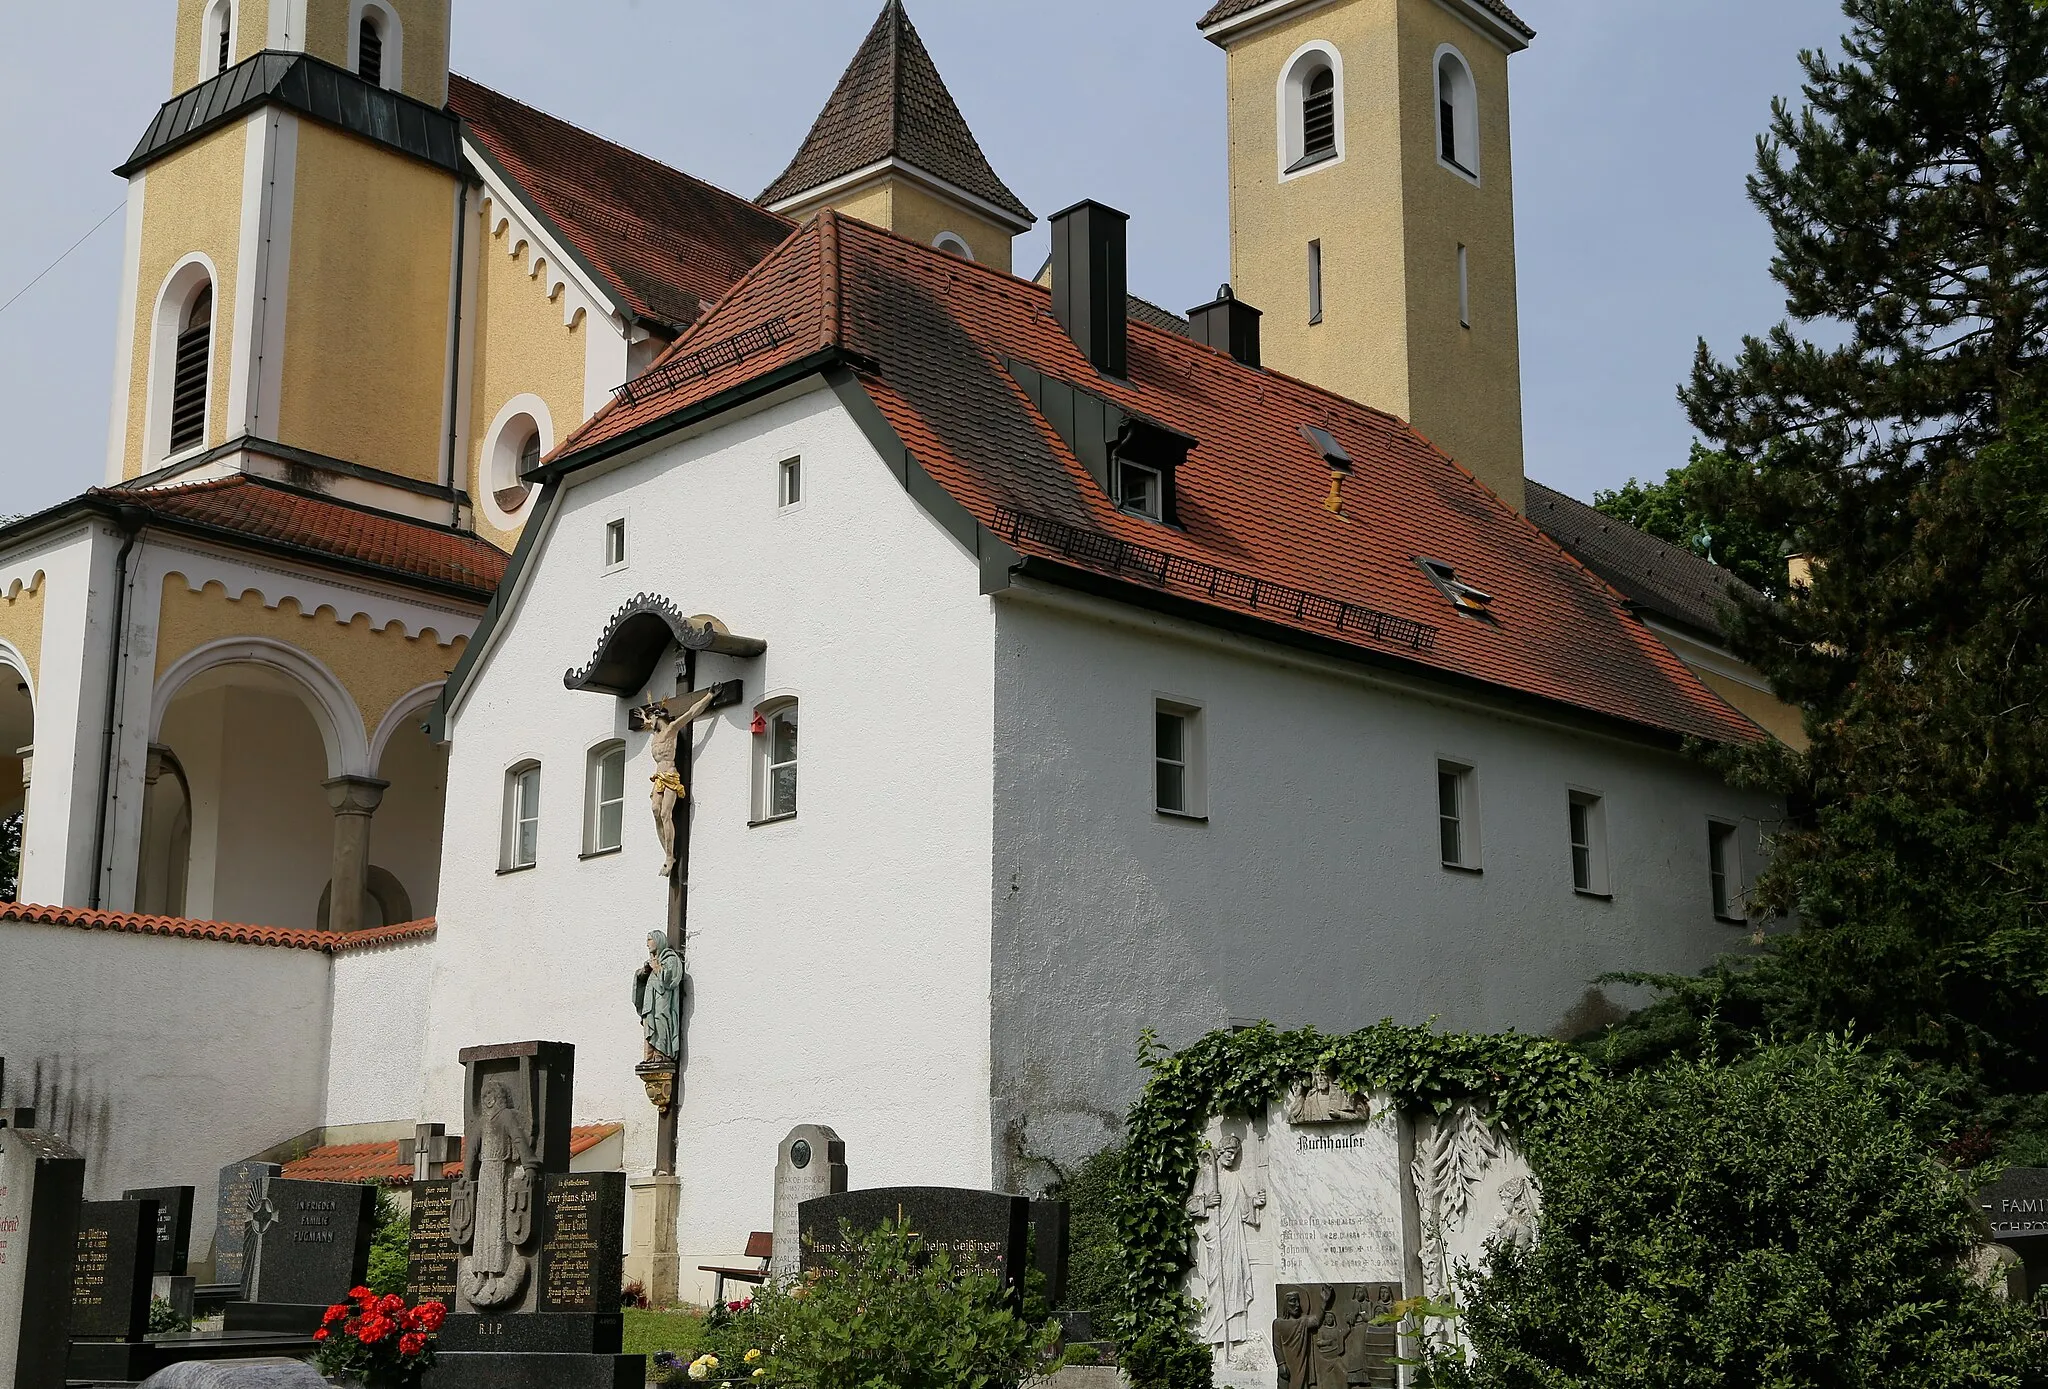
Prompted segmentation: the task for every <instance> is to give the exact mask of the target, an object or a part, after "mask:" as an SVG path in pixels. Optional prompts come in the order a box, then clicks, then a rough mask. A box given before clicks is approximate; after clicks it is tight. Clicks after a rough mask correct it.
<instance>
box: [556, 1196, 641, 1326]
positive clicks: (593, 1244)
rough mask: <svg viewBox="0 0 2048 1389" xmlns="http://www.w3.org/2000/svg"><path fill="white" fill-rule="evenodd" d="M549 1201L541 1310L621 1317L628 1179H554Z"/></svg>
mask: <svg viewBox="0 0 2048 1389" xmlns="http://www.w3.org/2000/svg"><path fill="white" fill-rule="evenodd" d="M545 1197H546V1203H547V1234H546V1237H545V1238H544V1240H543V1241H542V1243H541V1247H540V1307H539V1310H540V1311H542V1312H579V1313H585V1314H592V1313H598V1312H616V1311H618V1310H619V1281H620V1280H619V1273H620V1269H621V1267H622V1265H623V1264H624V1262H625V1248H624V1244H625V1234H626V1174H625V1173H623V1172H556V1173H551V1174H550V1175H549V1176H548V1178H547V1184H546V1187H545Z"/></svg>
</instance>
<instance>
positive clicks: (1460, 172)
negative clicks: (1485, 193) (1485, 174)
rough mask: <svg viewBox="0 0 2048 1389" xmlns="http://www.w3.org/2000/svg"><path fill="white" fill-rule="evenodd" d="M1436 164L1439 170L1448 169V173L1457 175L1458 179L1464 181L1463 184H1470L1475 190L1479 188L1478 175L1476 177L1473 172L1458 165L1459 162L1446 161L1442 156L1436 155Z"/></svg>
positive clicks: (1453, 160)
mask: <svg viewBox="0 0 2048 1389" xmlns="http://www.w3.org/2000/svg"><path fill="white" fill-rule="evenodd" d="M1436 162H1437V167H1439V168H1443V169H1448V170H1450V171H1451V172H1452V173H1454V174H1456V175H1457V176H1458V177H1459V178H1461V179H1463V180H1465V182H1467V183H1469V184H1471V185H1472V186H1473V187H1474V188H1477V187H1479V186H1480V184H1479V175H1477V174H1475V173H1473V172H1472V171H1471V170H1470V169H1468V168H1466V167H1465V166H1464V165H1463V164H1460V163H1459V162H1458V161H1457V160H1455V159H1446V158H1444V157H1443V155H1441V154H1439V155H1437V157H1436Z"/></svg>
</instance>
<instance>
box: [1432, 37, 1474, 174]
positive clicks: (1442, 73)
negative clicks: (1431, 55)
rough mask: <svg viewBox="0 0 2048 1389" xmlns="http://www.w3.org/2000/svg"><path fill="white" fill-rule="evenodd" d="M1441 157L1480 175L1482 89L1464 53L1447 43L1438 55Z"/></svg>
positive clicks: (1448, 163) (1460, 169)
mask: <svg viewBox="0 0 2048 1389" xmlns="http://www.w3.org/2000/svg"><path fill="white" fill-rule="evenodd" d="M1436 115H1437V131H1436V138H1437V147H1436V152H1437V158H1438V159H1440V160H1442V161H1443V163H1444V164H1445V165H1446V166H1448V167H1449V168H1451V169H1454V170H1456V171H1457V172H1458V173H1461V174H1463V175H1465V177H1467V178H1471V179H1476V178H1478V177H1479V89H1478V87H1477V86H1476V85H1475V84H1474V83H1473V81H1472V69H1471V67H1470V66H1468V65H1467V64H1466V62H1465V58H1464V55H1463V54H1461V53H1459V52H1458V50H1457V49H1455V48H1452V47H1449V46H1448V45H1446V46H1445V47H1443V48H1440V49H1438V50H1437V55H1436Z"/></svg>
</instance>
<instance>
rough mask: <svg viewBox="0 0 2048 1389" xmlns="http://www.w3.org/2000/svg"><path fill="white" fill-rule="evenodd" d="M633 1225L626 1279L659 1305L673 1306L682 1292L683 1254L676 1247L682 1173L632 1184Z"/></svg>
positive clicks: (650, 1301)
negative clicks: (676, 1175) (644, 1291)
mask: <svg viewBox="0 0 2048 1389" xmlns="http://www.w3.org/2000/svg"><path fill="white" fill-rule="evenodd" d="M631 1185H632V1189H633V1203H632V1206H631V1208H630V1209H631V1211H632V1215H631V1221H632V1229H631V1230H630V1231H629V1232H628V1234H627V1239H626V1281H627V1282H629V1283H638V1284H639V1285H640V1286H641V1287H642V1288H644V1289H646V1290H647V1300H648V1302H649V1303H650V1304H652V1305H653V1306H656V1307H673V1306H675V1305H676V1303H677V1302H678V1301H679V1300H680V1298H681V1295H682V1257H681V1255H680V1254H678V1253H677V1251H676V1221H677V1219H678V1218H679V1217H680V1216H681V1214H682V1208H683V1182H682V1179H681V1178H680V1177H670V1176H652V1177H641V1178H639V1179H637V1180H635V1181H634V1182H633V1183H632V1184H631Z"/></svg>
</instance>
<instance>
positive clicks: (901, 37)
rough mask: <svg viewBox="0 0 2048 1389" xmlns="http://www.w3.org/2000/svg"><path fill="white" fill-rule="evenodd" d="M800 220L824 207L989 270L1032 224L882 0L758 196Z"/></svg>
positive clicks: (906, 19) (899, 15)
mask: <svg viewBox="0 0 2048 1389" xmlns="http://www.w3.org/2000/svg"><path fill="white" fill-rule="evenodd" d="M757 201H758V202H760V203H761V204H762V205H763V206H764V207H767V208H770V209H771V210H773V211H776V212H780V213H782V214H783V215H784V216H786V217H791V218H794V219H796V220H798V221H802V220H803V219H805V218H807V217H809V216H810V215H811V214H812V213H814V212H816V211H818V210H819V209H820V208H826V207H829V208H833V209H836V210H837V211H840V212H844V213H846V214H847V215H848V216H849V217H858V218H860V219H861V220H862V221H864V222H870V223H873V224H874V225H875V226H878V227H886V228H887V229H888V230H890V231H893V232H896V233H897V234H899V235H902V236H907V237H910V238H911V239H913V240H916V241H922V242H924V243H925V244H927V245H931V246H937V247H939V248H941V249H942V250H947V251H951V252H952V253H953V254H955V255H958V256H964V257H966V258H967V259H969V260H975V261H979V262H981V263H982V264H984V265H993V266H995V267H996V268H997V269H999V270H1004V271H1007V270H1009V269H1010V243H1011V241H1012V239H1014V238H1015V237H1017V236H1019V235H1021V234H1022V233H1024V232H1027V231H1029V230H1031V227H1032V226H1033V224H1034V223H1035V222H1036V221H1037V218H1036V217H1034V216H1033V215H1032V213H1031V210H1030V209H1029V208H1027V207H1025V206H1024V204H1023V202H1022V201H1021V200H1019V199H1018V197H1017V195H1016V194H1015V193H1012V192H1011V191H1010V189H1009V187H1008V186H1007V185H1006V184H1004V182H1003V181H1002V179H1000V178H998V177H997V176H996V171H995V170H994V169H992V168H990V167H989V162H988V158H987V156H986V155H984V154H983V153H982V152H981V145H980V144H979V143H978V142H977V141H976V140H975V138H974V132H973V131H971V130H969V129H968V128H967V121H966V118H965V117H963V116H962V115H961V114H960V108H959V106H958V105H956V104H955V103H954V101H953V94H952V93H951V92H949V91H947V90H946V83H945V80H944V79H943V78H941V77H940V76H939V69H938V66H937V64H935V63H933V62H932V56H931V54H930V53H929V52H927V51H926V50H925V46H924V41H923V40H922V39H920V38H919V37H918V36H917V30H916V29H915V28H913V27H912V26H911V23H910V16H909V15H908V14H906V13H904V10H903V4H902V0H889V3H888V4H887V5H886V6H885V7H884V8H883V10H882V14H881V17H880V18H879V19H877V20H876V21H875V27H874V28H873V29H871V30H869V31H868V36H867V38H866V40H865V41H864V42H862V44H861V46H860V51H859V52H857V53H856V54H854V58H853V62H852V64H851V65H850V66H849V67H848V68H847V69H846V75H845V76H843V77H841V78H840V79H839V85H838V87H837V88H835V89H834V90H833V92H832V97H831V100H829V101H827V102H826V103H825V109H824V110H823V111H822V112H820V113H819V116H818V120H817V123H816V124H815V125H813V126H812V127H811V133H810V135H809V136H808V137H807V138H806V139H805V140H804V143H803V147H802V148H801V149H799V150H798V151H797V154H796V158H795V159H792V160H791V161H790V164H789V167H788V168H787V169H784V170H783V171H782V175H781V177H779V178H777V179H776V180H775V182H773V183H771V184H769V185H768V188H767V190H766V191H765V192H763V193H762V194H761V196H760V198H759V199H757Z"/></svg>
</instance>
